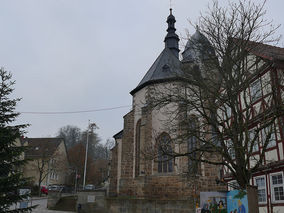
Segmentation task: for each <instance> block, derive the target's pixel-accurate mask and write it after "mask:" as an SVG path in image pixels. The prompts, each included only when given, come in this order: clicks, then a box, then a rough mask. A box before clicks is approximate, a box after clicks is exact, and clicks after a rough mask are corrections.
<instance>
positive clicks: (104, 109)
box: [20, 105, 131, 115]
mask: <svg viewBox="0 0 284 213" xmlns="http://www.w3.org/2000/svg"><path fill="white" fill-rule="evenodd" d="M126 107H131V105H124V106H117V107H109V108H101V109H91V110H80V111H62V112H60V111H58V112H51V111H50V112H20V113H21V114H37V115H55V114H79V113H88V112H99V111H110V110H115V109H121V108H126Z"/></svg>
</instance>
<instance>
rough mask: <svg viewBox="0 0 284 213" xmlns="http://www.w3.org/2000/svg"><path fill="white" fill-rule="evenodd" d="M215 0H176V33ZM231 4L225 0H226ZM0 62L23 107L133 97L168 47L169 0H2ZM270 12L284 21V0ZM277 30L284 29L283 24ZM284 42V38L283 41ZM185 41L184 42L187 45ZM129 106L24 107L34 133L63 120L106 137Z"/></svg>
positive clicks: (272, 2) (124, 101)
mask: <svg viewBox="0 0 284 213" xmlns="http://www.w3.org/2000/svg"><path fill="white" fill-rule="evenodd" d="M208 2H209V0H200V1H196V0H194V1H189V0H173V13H174V15H175V17H176V20H177V23H176V28H177V33H178V34H179V35H185V29H189V32H190V33H194V30H193V28H192V27H191V26H190V25H189V23H188V20H191V21H192V22H195V21H196V20H197V18H198V15H199V12H200V11H205V10H206V8H207V4H208ZM220 2H222V3H223V4H226V2H227V1H225V0H224V1H223V0H222V1H220ZM0 3H1V12H0V32H1V36H0V66H3V67H4V68H5V69H6V70H9V71H11V72H12V74H13V79H14V80H16V85H15V92H14V96H15V97H22V98H23V99H22V101H21V102H20V103H19V105H18V107H17V110H18V111H20V112H53V111H83V110H95V109H104V108H112V107H119V106H127V105H131V103H132V97H131V95H130V94H129V92H130V91H131V90H132V89H134V88H135V87H136V86H137V85H138V83H139V81H140V80H141V79H142V77H143V76H144V75H145V73H146V72H147V70H148V69H149V67H150V66H151V65H152V63H153V62H154V60H155V59H156V58H157V56H158V55H159V53H160V52H161V51H162V50H163V48H164V42H163V40H164V37H165V35H166V28H167V24H166V18H167V16H168V14H169V0H143V1H141V0H140V1H138V0H120V1H118V0H103V1H98V0H0ZM266 8H267V18H269V19H273V20H274V22H275V23H276V24H283V21H284V15H283V8H284V1H283V0H269V1H268V2H267V5H266ZM278 34H284V27H283V26H281V27H280V29H279V31H278ZM279 45H280V46H282V47H283V46H284V45H283V39H282V41H281V42H280V44H279ZM181 49H182V47H181ZM130 108H131V107H130V106H129V107H125V108H120V109H116V110H110V111H97V112H92V113H79V114H61V115H58V114H56V115H38V114H25V113H23V114H21V116H20V117H19V119H18V121H17V122H18V123H29V124H31V126H30V127H29V128H28V129H27V130H28V134H27V136H28V137H52V136H55V135H56V133H57V132H58V129H59V128H60V127H62V126H65V125H68V124H70V125H75V126H78V127H80V128H82V129H86V127H87V124H88V120H89V119H90V120H91V122H95V123H96V124H97V125H98V126H99V128H100V129H98V130H97V132H98V134H99V136H100V137H101V138H102V139H103V141H105V140H106V139H107V138H111V137H112V136H113V135H114V134H115V133H117V132H118V131H120V130H121V129H122V128H123V115H125V114H126V113H127V112H128V111H129V110H130Z"/></svg>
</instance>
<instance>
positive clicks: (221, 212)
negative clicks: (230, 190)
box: [199, 192, 227, 213]
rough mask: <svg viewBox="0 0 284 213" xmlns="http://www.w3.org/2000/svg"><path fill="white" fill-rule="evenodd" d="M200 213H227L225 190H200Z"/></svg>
mask: <svg viewBox="0 0 284 213" xmlns="http://www.w3.org/2000/svg"><path fill="white" fill-rule="evenodd" d="M199 211H200V212H201V213H227V192H200V208H199Z"/></svg>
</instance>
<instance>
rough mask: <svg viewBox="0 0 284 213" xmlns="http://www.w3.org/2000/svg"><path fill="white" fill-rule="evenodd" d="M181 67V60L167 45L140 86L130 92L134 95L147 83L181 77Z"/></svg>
mask: <svg viewBox="0 0 284 213" xmlns="http://www.w3.org/2000/svg"><path fill="white" fill-rule="evenodd" d="M180 67H181V62H180V60H179V59H178V58H177V57H176V56H175V55H174V53H173V52H172V51H171V50H170V49H169V48H167V47H165V49H164V50H163V51H162V52H161V54H160V55H159V57H158V58H157V59H156V61H155V62H154V63H153V65H152V66H151V67H150V69H149V70H148V72H147V73H146V75H145V76H144V77H143V79H142V80H141V81H140V83H139V84H138V86H137V87H136V88H135V89H134V90H132V91H131V92H130V94H131V95H133V94H134V93H136V92H137V91H139V90H140V89H142V88H143V87H145V86H147V85H150V84H153V83H159V82H165V81H168V80H173V79H175V78H178V77H180V76H181V74H182V71H181V68H180Z"/></svg>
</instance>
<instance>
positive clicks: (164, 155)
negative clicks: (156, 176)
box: [158, 133, 173, 173]
mask: <svg viewBox="0 0 284 213" xmlns="http://www.w3.org/2000/svg"><path fill="white" fill-rule="evenodd" d="M158 143H159V147H158V172H159V173H168V172H173V159H172V157H171V156H170V155H171V154H172V152H173V150H172V146H171V138H170V136H169V135H168V134H166V133H162V134H161V135H160V136H159V138H158Z"/></svg>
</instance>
